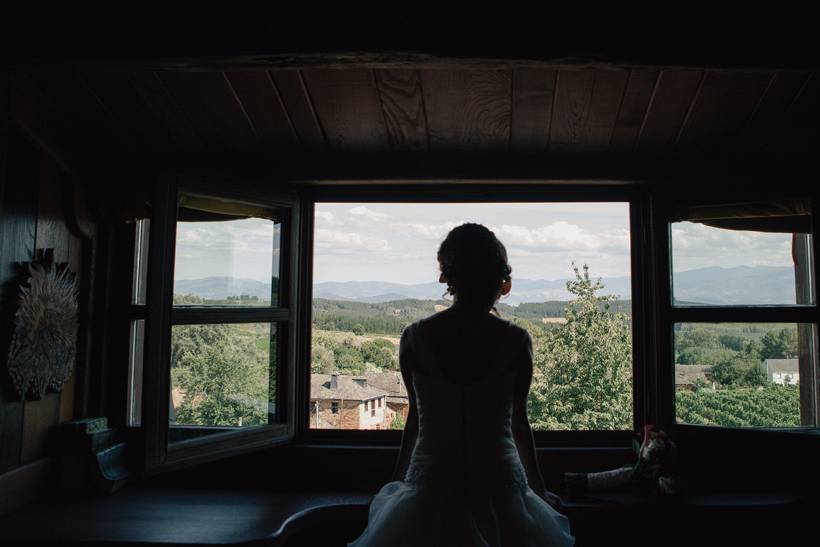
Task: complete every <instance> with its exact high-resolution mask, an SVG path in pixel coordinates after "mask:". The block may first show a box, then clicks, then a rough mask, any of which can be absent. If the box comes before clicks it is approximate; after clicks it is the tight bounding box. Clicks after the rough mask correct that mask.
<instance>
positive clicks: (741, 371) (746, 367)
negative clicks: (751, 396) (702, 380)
mask: <svg viewBox="0 0 820 547" xmlns="http://www.w3.org/2000/svg"><path fill="white" fill-rule="evenodd" d="M712 377H713V378H714V379H715V380H716V381H717V382H719V383H720V384H721V385H723V386H734V387H741V386H762V385H763V384H764V383H766V374H765V373H764V372H763V370H762V369H761V368H760V361H758V360H757V359H754V358H751V359H750V358H749V357H748V356H745V355H735V356H733V357H729V358H726V359H722V360H721V361H720V362H718V363H717V364H715V365H714V366H713V367H712Z"/></svg>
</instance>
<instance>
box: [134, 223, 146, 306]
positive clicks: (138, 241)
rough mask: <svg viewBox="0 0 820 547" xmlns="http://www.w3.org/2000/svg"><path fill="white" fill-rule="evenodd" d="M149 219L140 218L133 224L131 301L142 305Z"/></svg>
mask: <svg viewBox="0 0 820 547" xmlns="http://www.w3.org/2000/svg"><path fill="white" fill-rule="evenodd" d="M150 230H151V221H150V220H149V219H147V218H144V219H140V220H138V221H137V222H136V223H135V224H134V273H133V276H134V286H133V287H132V289H131V303H132V304H141V305H144V304H145V302H146V294H147V289H148V234H149V233H150Z"/></svg>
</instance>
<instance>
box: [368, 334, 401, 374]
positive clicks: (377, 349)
mask: <svg viewBox="0 0 820 547" xmlns="http://www.w3.org/2000/svg"><path fill="white" fill-rule="evenodd" d="M376 340H383V339H379V338H377V339H376ZM376 340H368V341H366V342H363V343H362V347H361V352H362V359H363V360H364V361H365V362H367V363H373V365H375V366H376V368H378V369H380V370H398V369H399V366H398V359H396V350H395V349H394V347H393V344H392V343H390V341H388V340H384V341H385V342H387V343H388V344H390V347H389V348H388V347H385V346H384V345H383V344H381V343H377V342H376Z"/></svg>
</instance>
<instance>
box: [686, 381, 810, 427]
mask: <svg viewBox="0 0 820 547" xmlns="http://www.w3.org/2000/svg"><path fill="white" fill-rule="evenodd" d="M675 400H676V406H677V418H678V422H682V423H687V424H702V425H721V426H726V427H799V426H800V388H799V387H798V386H790V385H773V384H768V385H766V386H765V387H742V388H734V389H717V390H712V389H700V390H697V391H692V392H686V391H679V392H678V393H677V396H676V398H675Z"/></svg>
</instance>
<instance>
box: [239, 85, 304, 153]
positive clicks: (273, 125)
mask: <svg viewBox="0 0 820 547" xmlns="http://www.w3.org/2000/svg"><path fill="white" fill-rule="evenodd" d="M225 75H226V77H227V78H228V81H229V82H230V84H231V86H232V87H233V89H234V91H235V92H236V95H237V97H238V98H239V100H240V101H241V103H242V105H243V106H244V108H245V112H246V113H247V114H248V117H249V119H250V120H251V123H252V124H253V127H254V129H255V131H256V136H257V139H258V142H257V148H260V149H262V150H266V151H274V150H276V149H282V150H290V149H293V148H296V147H298V145H299V138H298V137H297V136H296V130H295V129H294V128H293V124H292V123H291V121H290V117H289V116H288V112H287V110H286V109H285V105H284V103H283V102H282V97H281V96H280V95H279V91H278V90H277V89H276V85H275V84H274V83H273V81H272V80H271V76H270V74H269V73H268V72H266V71H259V70H255V71H244V72H226V73H225Z"/></svg>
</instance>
